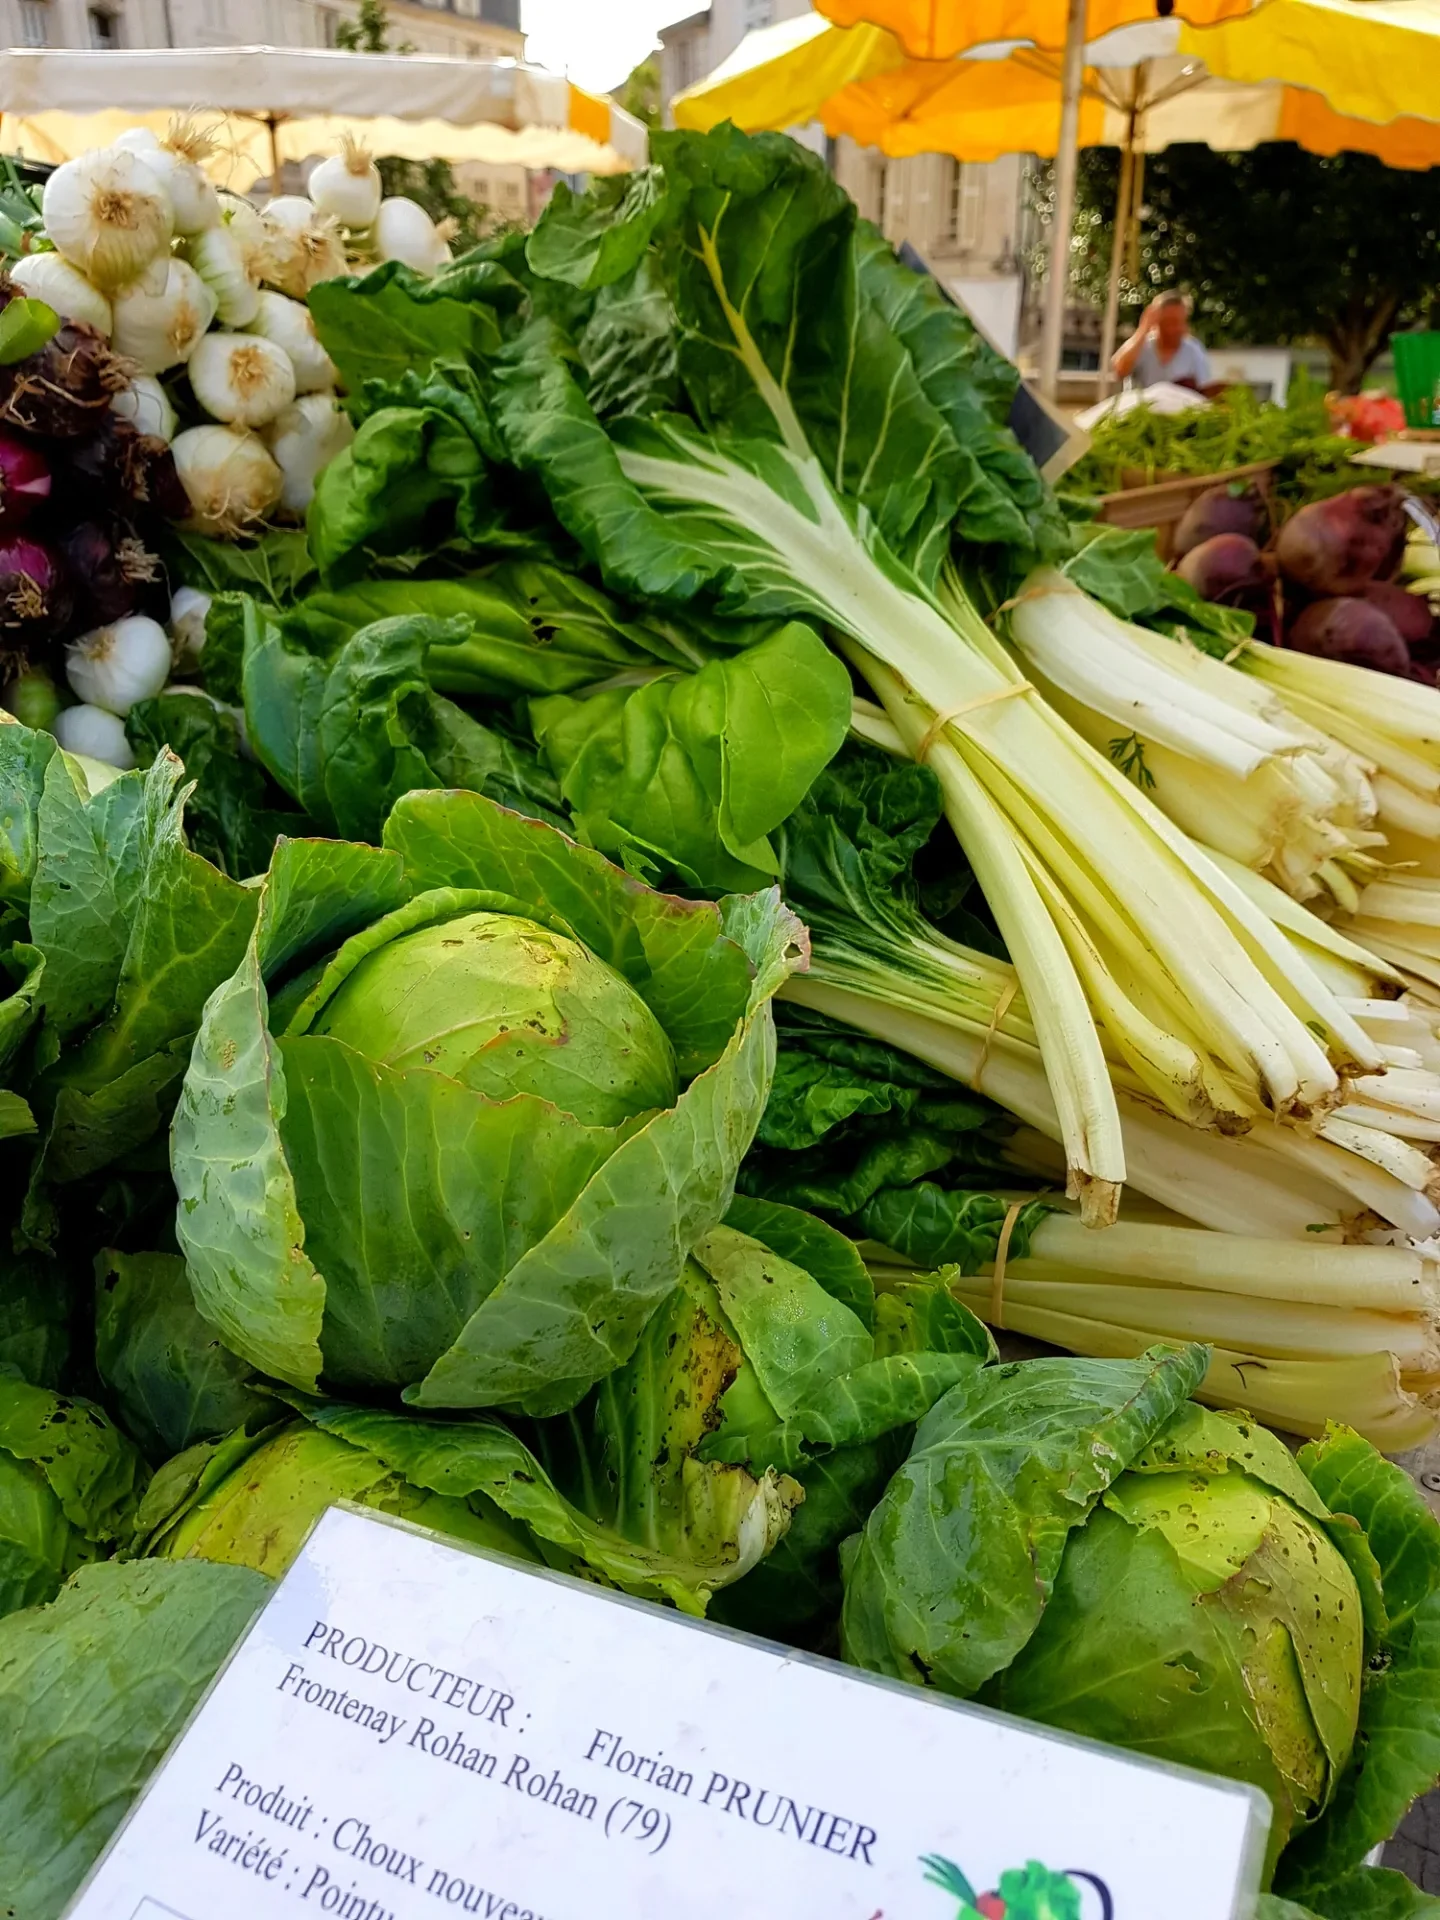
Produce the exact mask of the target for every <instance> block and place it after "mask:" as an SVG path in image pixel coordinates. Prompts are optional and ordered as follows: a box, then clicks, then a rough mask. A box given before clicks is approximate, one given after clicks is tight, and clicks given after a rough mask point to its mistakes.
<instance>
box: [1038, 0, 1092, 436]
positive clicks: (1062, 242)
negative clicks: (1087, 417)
mask: <svg viewBox="0 0 1440 1920" xmlns="http://www.w3.org/2000/svg"><path fill="white" fill-rule="evenodd" d="M1084 78H1085V0H1069V12H1068V15H1067V17H1066V22H1065V60H1064V64H1063V66H1062V67H1061V70H1060V139H1059V144H1058V145H1057V147H1056V149H1055V217H1054V225H1053V227H1052V229H1051V233H1050V272H1049V274H1048V276H1047V278H1046V281H1045V321H1044V326H1043V328H1042V330H1041V334H1040V391H1041V393H1042V394H1044V396H1045V398H1046V399H1047V400H1053V399H1054V398H1055V396H1056V393H1057V391H1058V389H1059V385H1060V346H1061V340H1062V337H1063V335H1064V332H1065V295H1066V293H1067V292H1068V290H1069V284H1070V239H1071V234H1072V232H1073V230H1074V226H1075V177H1076V174H1077V173H1078V171H1079V166H1080V88H1081V85H1082V83H1083V81H1084Z"/></svg>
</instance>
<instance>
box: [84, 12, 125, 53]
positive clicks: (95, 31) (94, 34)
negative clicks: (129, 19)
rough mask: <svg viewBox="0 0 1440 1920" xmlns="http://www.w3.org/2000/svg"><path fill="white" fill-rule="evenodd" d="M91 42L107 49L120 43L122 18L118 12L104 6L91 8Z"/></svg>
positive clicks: (102, 48) (104, 49)
mask: <svg viewBox="0 0 1440 1920" xmlns="http://www.w3.org/2000/svg"><path fill="white" fill-rule="evenodd" d="M90 44H91V46H92V47H98V48H100V49H101V51H102V52H103V51H106V50H108V49H110V48H113V47H118V46H119V44H120V19H119V16H118V14H113V13H110V12H108V11H107V10H106V9H105V8H104V7H91V9H90Z"/></svg>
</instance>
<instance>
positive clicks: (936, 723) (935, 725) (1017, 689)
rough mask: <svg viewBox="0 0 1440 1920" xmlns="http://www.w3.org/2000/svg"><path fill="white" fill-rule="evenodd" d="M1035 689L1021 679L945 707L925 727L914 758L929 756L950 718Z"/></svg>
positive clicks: (925, 758)
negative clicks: (972, 698)
mask: <svg viewBox="0 0 1440 1920" xmlns="http://www.w3.org/2000/svg"><path fill="white" fill-rule="evenodd" d="M1034 691H1035V689H1034V687H1032V686H1031V684H1030V682H1029V681H1028V680H1021V681H1018V682H1017V683H1016V685H1015V686H1013V687H996V688H995V689H994V691H993V692H991V693H982V694H981V695H980V698H979V699H978V700H967V701H966V702H965V704H964V705H963V706H960V707H947V708H946V710H945V712H944V713H937V714H936V716H935V718H934V719H933V720H932V721H931V722H930V724H929V726H928V727H927V728H926V729H925V734H924V738H923V739H922V740H921V742H920V744H919V746H918V747H917V748H916V749H915V758H916V759H917V760H920V761H924V760H927V759H928V758H929V757H930V749H931V748H932V747H933V746H934V744H935V742H936V741H937V740H938V739H939V737H940V735H941V734H942V733H943V732H944V731H945V729H946V727H948V726H949V725H950V723H951V721H952V720H958V719H959V718H960V716H961V715H962V714H966V713H977V712H978V711H979V710H980V708H981V707H993V706H994V705H995V704H996V702H997V701H1000V700H1014V699H1015V698H1016V697H1017V695H1019V694H1022V693H1034Z"/></svg>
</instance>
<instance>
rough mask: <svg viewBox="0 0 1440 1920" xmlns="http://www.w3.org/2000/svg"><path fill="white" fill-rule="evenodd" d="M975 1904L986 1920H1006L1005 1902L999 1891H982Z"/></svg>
mask: <svg viewBox="0 0 1440 1920" xmlns="http://www.w3.org/2000/svg"><path fill="white" fill-rule="evenodd" d="M975 1905H976V1910H977V1911H978V1912H980V1913H983V1914H984V1916H985V1920H1005V1902H1004V1901H1003V1900H1002V1899H1001V1898H1000V1896H999V1894H998V1893H982V1894H981V1896H980V1898H979V1899H978V1900H977V1901H976V1903H975Z"/></svg>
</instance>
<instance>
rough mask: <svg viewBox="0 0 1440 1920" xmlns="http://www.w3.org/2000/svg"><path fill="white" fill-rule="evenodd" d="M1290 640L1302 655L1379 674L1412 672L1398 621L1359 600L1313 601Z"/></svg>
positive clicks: (1368, 602)
mask: <svg viewBox="0 0 1440 1920" xmlns="http://www.w3.org/2000/svg"><path fill="white" fill-rule="evenodd" d="M1287 639H1288V641H1289V644H1290V645H1291V646H1292V647H1294V648H1295V649H1296V650H1297V651H1298V652H1300V653H1315V654H1319V655H1320V657H1321V658H1322V659H1325V660H1344V661H1347V662H1348V663H1349V664H1350V665H1351V666H1354V667H1373V668H1374V669H1375V671H1376V672H1377V673H1397V674H1401V675H1404V676H1407V677H1408V675H1409V672H1410V650H1409V648H1408V647H1407V646H1406V645H1405V642H1404V641H1403V640H1402V639H1401V638H1400V635H1399V633H1398V632H1397V631H1396V629H1395V623H1394V621H1392V620H1391V619H1390V617H1389V615H1388V614H1386V613H1384V612H1383V611H1382V610H1381V608H1379V607H1377V606H1375V605H1374V603H1373V602H1372V601H1369V600H1362V599H1360V598H1358V597H1353V596H1352V597H1345V598H1340V599H1334V600H1314V601H1312V602H1311V603H1310V605H1309V606H1308V607H1306V609H1305V611H1304V612H1303V613H1302V614H1300V615H1299V616H1298V618H1297V619H1296V621H1295V623H1294V625H1293V626H1292V627H1291V629H1290V632H1289V634H1288V635H1287Z"/></svg>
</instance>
